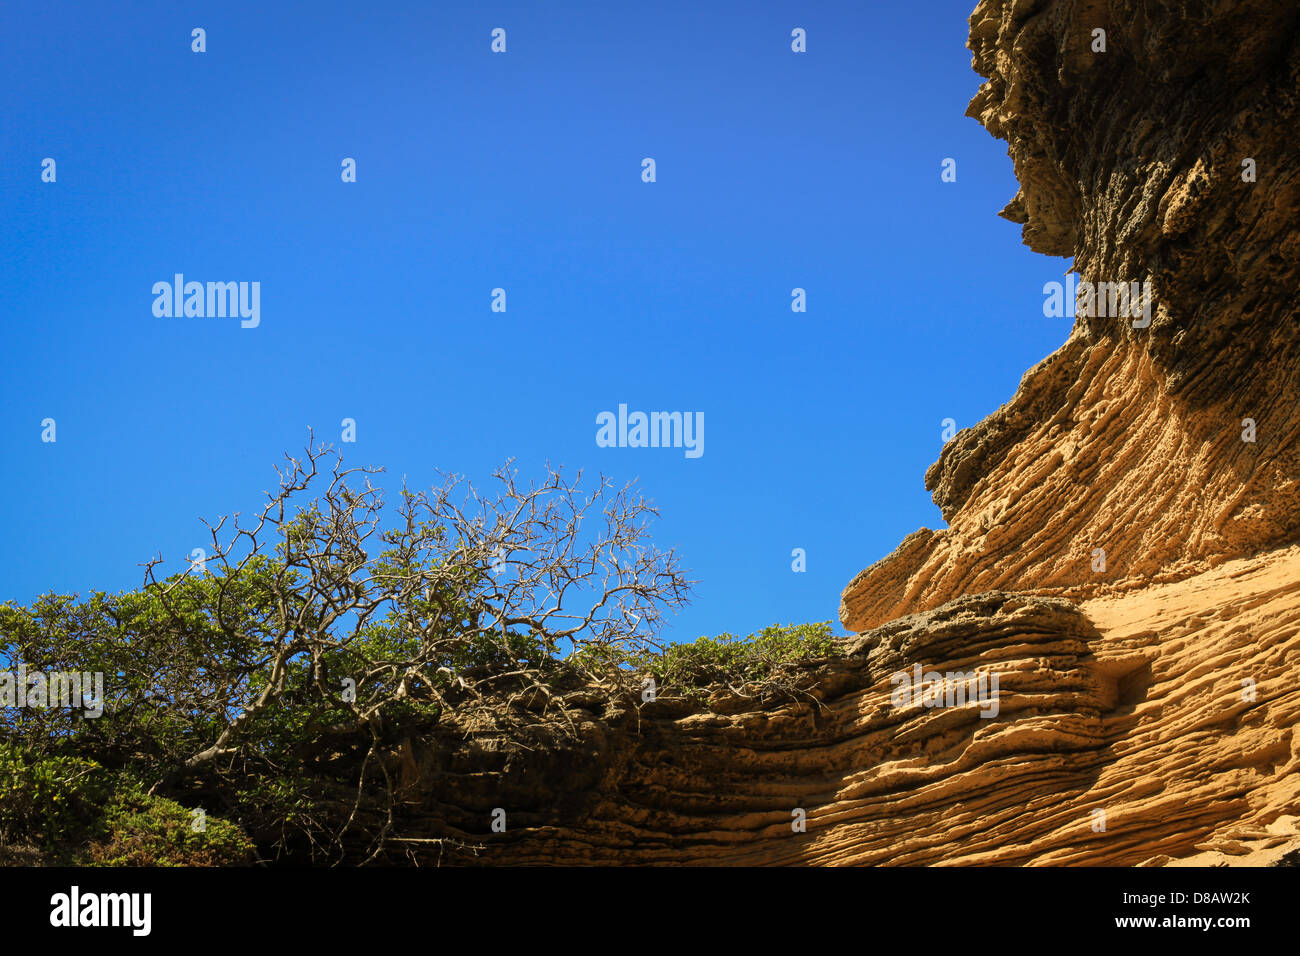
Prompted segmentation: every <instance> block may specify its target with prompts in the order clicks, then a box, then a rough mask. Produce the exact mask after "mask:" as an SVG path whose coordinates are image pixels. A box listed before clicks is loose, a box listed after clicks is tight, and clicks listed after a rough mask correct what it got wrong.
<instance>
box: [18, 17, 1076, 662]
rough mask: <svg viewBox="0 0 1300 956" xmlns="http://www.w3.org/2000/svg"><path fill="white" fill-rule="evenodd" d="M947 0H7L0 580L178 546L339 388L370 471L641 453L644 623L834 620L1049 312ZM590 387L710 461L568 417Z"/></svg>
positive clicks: (1040, 332)
mask: <svg viewBox="0 0 1300 956" xmlns="http://www.w3.org/2000/svg"><path fill="white" fill-rule="evenodd" d="M972 5H973V0H962V2H951V0H936V2H932V3H927V4H869V5H864V4H861V3H849V2H844V3H798V4H795V3H773V2H761V3H758V4H754V3H705V4H701V3H658V4H653V5H633V4H612V3H608V2H602V3H594V2H593V3H581V4H578V3H566V2H562V0H561V2H551V3H546V4H536V3H527V4H490V3H482V4H454V3H452V4H430V3H414V2H412V3H373V4H351V3H347V4H344V3H335V2H316V3H301V4H292V3H277V4H265V3H244V2H223V3H219V4H217V3H211V4H206V3H200V4H184V5H180V4H176V3H170V2H166V3H164V2H158V3H129V4H124V5H121V6H120V7H119V6H116V5H115V6H112V7H110V6H100V5H91V4H83V3H63V2H53V3H43V4H32V3H24V2H10V3H6V4H4V6H3V7H2V8H0V117H3V119H0V220H2V221H3V223H4V229H3V231H0V288H3V290H4V295H3V299H2V300H0V302H2V304H0V308H2V309H3V320H4V321H3V336H4V344H3V348H0V375H2V379H0V449H3V466H4V467H3V472H2V473H0V474H2V475H3V477H0V482H3V490H4V494H3V495H0V529H2V533H3V538H2V541H3V543H2V544H0V600H4V599H13V600H17V601H20V602H24V603H26V602H28V601H30V600H31V599H32V598H33V597H35V596H36V595H37V594H39V593H42V592H45V591H49V590H54V591H59V592H74V591H75V592H81V593H85V592H86V591H87V590H89V589H100V588H102V589H108V590H120V589H124V588H132V587H136V586H138V585H139V583H140V580H141V568H140V567H139V566H138V565H139V564H140V563H141V562H144V561H146V560H147V559H148V558H149V557H151V556H152V555H153V554H155V553H156V552H161V553H162V555H163V557H164V558H166V559H168V560H169V561H170V562H173V564H172V567H174V568H175V569H177V570H179V569H180V568H181V567H182V566H183V559H184V556H185V554H186V553H188V552H189V551H190V549H191V548H194V547H196V546H200V545H202V544H203V543H204V538H203V534H204V532H203V528H202V526H201V524H200V523H199V520H198V519H199V518H200V517H208V518H213V517H216V516H218V515H220V514H223V513H227V512H232V511H245V512H248V511H251V510H252V509H253V508H255V507H256V506H257V505H258V503H259V502H260V501H261V500H262V497H261V493H262V491H263V490H264V489H266V488H268V487H270V486H271V485H272V484H273V480H274V475H273V472H272V467H273V465H274V464H275V463H276V462H277V461H278V460H279V459H280V457H281V455H282V453H283V452H284V451H296V450H299V449H301V448H302V446H303V444H304V442H305V440H306V435H307V427H308V426H309V425H311V426H314V427H315V428H316V431H317V434H318V435H319V436H321V437H323V438H326V439H331V440H335V441H337V440H338V438H339V437H340V431H341V430H340V422H341V420H342V419H343V418H345V417H349V418H353V419H355V420H356V423H357V441H356V443H355V444H347V445H342V446H341V447H342V449H343V451H344V453H345V456H346V459H347V461H348V462H349V463H351V464H371V465H378V466H382V467H384V468H386V469H387V479H388V481H389V482H390V484H392V485H394V486H395V485H397V484H399V483H400V481H401V479H402V478H403V476H405V477H406V479H407V480H408V481H409V482H410V483H411V484H413V485H428V484H430V483H432V482H433V481H434V480H435V478H436V475H435V474H434V469H435V468H441V469H443V470H449V471H457V472H462V473H465V474H467V475H469V476H470V477H471V478H472V479H474V480H476V481H478V480H482V479H485V478H486V477H487V476H488V475H489V474H490V472H491V471H492V470H493V468H494V467H496V466H497V465H500V464H501V463H502V462H503V461H504V460H505V459H506V458H509V457H513V458H515V459H516V467H517V468H518V469H519V471H520V473H521V475H523V476H528V475H532V474H540V473H541V469H542V466H543V463H544V462H546V461H548V460H549V461H550V462H552V463H554V464H560V465H563V466H564V467H565V468H566V470H570V471H573V470H576V469H579V468H582V469H586V470H587V471H588V472H589V473H594V472H597V471H604V472H605V473H607V474H609V475H611V476H613V477H614V478H616V479H618V480H619V481H624V480H628V479H633V478H637V479H639V485H640V488H641V490H642V491H643V493H645V494H646V495H647V496H649V497H651V498H653V499H654V501H655V502H656V504H657V506H658V507H659V509H660V511H661V512H662V519H661V520H660V522H659V523H658V525H657V528H656V531H655V535H654V537H655V541H656V543H657V544H659V545H660V546H663V547H668V546H675V547H677V548H678V549H679V552H680V554H681V556H682V560H683V564H684V565H685V566H686V567H687V568H688V569H690V572H691V576H692V577H694V578H697V579H699V581H700V583H699V585H698V586H697V588H696V592H695V598H694V603H693V604H692V605H691V606H690V607H689V608H687V609H686V610H684V611H683V612H681V613H680V614H678V615H677V616H676V617H675V618H673V619H672V620H671V627H670V629H669V631H668V636H669V637H670V638H672V639H677V640H682V639H692V638H694V637H697V636H699V635H701V634H716V633H720V632H724V631H730V632H736V633H748V632H750V631H753V630H756V629H758V628H760V627H763V626H765V625H767V624H771V623H775V622H782V623H787V622H791V621H807V620H826V619H834V618H835V615H836V610H837V607H838V601H839V594H840V591H841V589H842V588H843V587H844V585H845V584H846V583H847V582H848V581H849V579H850V578H851V577H852V576H853V575H854V574H855V573H856V572H857V571H859V570H860V569H862V568H863V567H865V566H867V565H868V564H870V563H872V562H874V561H876V560H877V559H879V558H880V557H882V556H884V555H885V554H887V553H888V552H889V551H890V550H892V549H893V548H894V546H895V545H896V544H897V543H898V541H899V540H900V539H901V538H902V537H903V536H905V535H906V534H908V533H910V532H912V531H914V530H916V529H917V528H918V527H922V526H928V527H942V526H943V522H942V518H941V517H940V515H939V513H938V510H937V509H936V508H935V507H934V505H933V504H932V503H931V501H930V497H929V495H928V493H927V492H926V491H925V489H924V486H923V475H924V472H925V469H926V467H927V466H928V465H929V464H930V463H931V462H933V461H934V460H935V459H936V457H937V456H938V454H939V451H940V445H941V442H940V431H941V424H940V423H941V421H942V420H943V419H944V418H947V417H951V418H953V419H955V420H956V422H957V423H958V425H959V426H961V427H965V426H969V425H971V424H973V423H975V422H976V421H978V420H979V419H980V418H982V417H983V416H985V415H987V414H988V413H989V412H991V411H993V410H994V409H996V408H997V407H998V405H1000V404H1001V403H1002V402H1004V401H1006V400H1007V399H1008V398H1009V397H1010V396H1011V394H1012V393H1013V392H1014V390H1015V388H1016V385H1017V384H1018V382H1019V380H1020V377H1021V375H1022V374H1023V373H1024V371H1025V370H1026V369H1027V368H1029V367H1030V366H1031V365H1032V364H1034V363H1035V362H1037V361H1038V360H1039V359H1041V358H1043V357H1044V356H1045V355H1047V354H1049V353H1050V352H1051V351H1052V350H1054V349H1055V348H1056V347H1057V346H1058V345H1059V344H1060V343H1061V342H1063V341H1064V339H1065V338H1066V336H1067V335H1068V332H1069V325H1070V320H1069V319H1047V318H1044V316H1043V312H1042V302H1043V295H1042V286H1043V283H1044V282H1045V281H1049V280H1053V279H1059V278H1060V277H1061V274H1062V272H1063V271H1064V269H1065V267H1066V265H1067V264H1068V263H1067V262H1066V260H1061V259H1049V258H1046V257H1043V256H1038V255H1035V254H1033V253H1030V252H1029V251H1028V250H1027V249H1025V248H1024V247H1023V246H1022V245H1021V243H1020V230H1019V227H1018V226H1015V225H1012V224H1010V223H1008V222H1005V221H1003V220H1001V219H999V218H997V216H996V212H997V211H998V210H999V209H1000V208H1002V206H1003V205H1004V204H1005V203H1006V202H1007V200H1009V199H1010V197H1011V196H1012V195H1013V194H1014V192H1015V189H1016V186H1015V182H1014V179H1013V176H1012V171H1011V164H1010V161H1009V160H1008V159H1007V157H1006V151H1005V145H1004V144H1002V143H1000V142H997V141H995V140H994V139H992V137H990V136H989V135H988V134H987V133H986V132H985V131H984V130H983V129H982V128H981V127H980V126H979V125H978V124H977V123H975V122H974V121H973V120H970V119H967V118H965V117H964V116H963V113H964V111H965V108H966V104H967V102H968V101H969V99H970V97H971V96H972V95H973V94H974V92H975V91H976V89H977V88H978V85H979V78H978V77H977V76H976V75H975V74H974V73H973V72H972V71H971V69H970V55H969V52H968V51H967V50H966V49H965V46H964V44H965V38H966V31H967V19H966V18H967V16H968V15H969V13H970V8H971V7H972ZM702 8H703V9H702ZM194 27H202V28H203V29H204V30H206V41H207V51H206V52H204V53H194V52H192V50H191V30H192V28H194ZM496 27H502V28H504V29H505V30H506V31H507V33H506V36H507V52H506V53H504V54H494V53H492V52H491V50H490V48H489V46H490V42H491V36H490V34H491V31H492V30H493V28H496ZM795 27H802V28H804V29H805V30H806V31H807V46H808V50H807V52H806V53H802V54H799V53H794V52H792V51H791V49H790V43H791V40H790V32H791V30H792V29H793V28H795ZM46 157H51V158H53V159H55V161H56V163H57V167H56V170H57V179H56V181H55V182H53V183H46V182H42V179H41V171H42V160H43V159H44V158H46ZM344 157H352V158H354V159H355V160H356V163H357V181H356V182H355V183H344V182H342V181H341V178H340V163H341V161H342V159H343V158H344ZM644 157H652V158H654V159H655V162H656V175H657V181H656V182H654V183H645V182H642V178H641V168H642V167H641V162H642V159H643V158H644ZM945 157H952V158H955V159H956V160H957V181H956V182H955V183H943V182H941V181H940V164H941V162H942V160H943V159H944V158H945ZM178 272H179V273H184V274H185V276H186V277H187V279H196V280H199V281H232V280H233V281H258V282H260V283H261V323H260V325H259V326H258V327H257V328H255V329H243V328H241V327H240V324H239V321H238V320H237V319H228V318H226V319H220V318H211V319H209V318H193V317H191V318H158V317H155V315H154V314H153V310H152V306H153V301H154V296H153V295H152V293H151V289H152V286H153V284H154V283H155V282H158V281H170V280H171V278H172V276H173V275H174V274H175V273H178ZM497 287H500V288H504V289H505V290H506V294H507V311H506V312H505V313H495V312H493V311H491V308H490V305H491V290H492V289H494V288H497ZM796 287H800V288H804V289H806V291H807V312H806V313H803V314H798V313H794V312H792V311H791V308H790V303H791V290H792V289H793V288H796ZM620 403H626V404H627V405H628V406H629V408H631V409H633V410H637V409H640V410H646V411H650V410H682V411H692V412H694V411H702V412H703V413H704V415H705V421H706V431H705V453H704V454H703V455H702V456H701V457H699V458H696V459H688V458H687V457H686V456H685V455H684V454H683V451H682V450H681V449H647V448H600V447H597V445H596V442H595V435H596V424H595V418H596V415H597V414H598V413H600V412H601V411H606V410H616V409H617V407H618V405H619V404H620ZM45 418H53V419H55V421H56V423H57V441H56V442H55V443H52V444H51V443H46V442H42V441H41V434H42V426H41V422H42V420H43V419H45ZM794 548H803V549H805V551H806V554H807V570H806V571H805V572H803V573H795V572H793V571H792V569H791V561H792V558H791V551H792V549H794ZM837 629H838V622H837Z"/></svg>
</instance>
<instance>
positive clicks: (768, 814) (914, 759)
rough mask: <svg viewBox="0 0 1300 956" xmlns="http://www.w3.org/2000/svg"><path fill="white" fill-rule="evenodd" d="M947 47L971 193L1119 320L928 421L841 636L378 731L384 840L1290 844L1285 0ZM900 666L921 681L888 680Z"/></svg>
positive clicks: (1295, 510)
mask: <svg viewBox="0 0 1300 956" xmlns="http://www.w3.org/2000/svg"><path fill="white" fill-rule="evenodd" d="M1095 29H1102V30H1104V31H1105V36H1106V49H1105V52H1094V51H1093V43H1094V34H1093V31H1094V30H1095ZM970 46H971V49H972V50H973V52H974V66H975V68H976V70H977V71H978V72H979V73H980V74H981V75H983V76H985V77H987V82H986V83H985V84H984V85H983V87H982V88H981V89H980V91H979V93H978V94H977V95H976V97H975V99H974V100H973V101H972V103H971V107H970V115H972V116H974V117H976V118H977V119H979V120H980V122H982V123H983V124H984V125H985V126H986V127H987V128H988V129H989V131H990V132H991V133H993V134H994V135H995V136H999V137H1001V138H1003V139H1005V140H1007V142H1008V144H1009V152H1010V155H1011V158H1012V161H1013V163H1014V164H1015V170H1016V175H1017V177H1018V179H1019V181H1020V183H1021V188H1020V191H1019V193H1018V194H1017V195H1016V196H1015V197H1014V198H1013V199H1012V200H1011V202H1010V204H1009V205H1008V206H1007V209H1006V210H1004V213H1003V214H1004V215H1005V216H1006V217H1007V218H1009V219H1011V220H1012V221H1014V222H1017V223H1021V224H1022V225H1023V229H1024V238H1025V242H1026V243H1027V244H1028V245H1029V246H1030V247H1031V248H1033V249H1035V250H1037V251H1039V252H1043V253H1046V254H1049V255H1058V256H1071V255H1072V256H1073V257H1074V268H1075V269H1076V270H1077V272H1078V273H1079V275H1080V277H1081V278H1082V279H1084V280H1086V281H1089V282H1093V283H1097V282H1142V283H1146V284H1147V287H1148V288H1149V290H1150V294H1151V303H1152V308H1151V312H1150V317H1151V321H1150V323H1149V324H1146V323H1145V322H1140V323H1139V325H1138V326H1137V327H1135V326H1134V325H1133V322H1132V318H1131V317H1127V316H1126V317H1118V316H1111V317H1103V316H1099V315H1091V316H1081V317H1080V318H1079V319H1078V320H1077V321H1076V323H1075V326H1074V329H1073V333H1072V334H1071V336H1070V338H1069V340H1068V341H1067V342H1066V344H1065V345H1064V346H1063V347H1062V348H1061V349H1060V350H1059V351H1057V352H1056V353H1055V354H1054V355H1052V356H1050V357H1049V358H1047V359H1045V360H1044V361H1043V362H1042V363H1040V364H1039V365H1038V366H1036V367H1035V368H1033V369H1031V370H1030V371H1029V372H1028V373H1027V374H1026V375H1025V377H1024V380H1023V381H1022V383H1021V385H1020V388H1019V390H1018V391H1017V393H1016V394H1015V396H1014V397H1013V398H1012V399H1011V400H1010V401H1009V402H1008V403H1007V404H1006V405H1005V406H1003V408H1001V409H1000V410H999V411H998V412H996V413H995V414H993V415H992V416H990V417H989V418H988V419H986V420H985V421H984V422H981V423H980V424H979V425H977V426H975V427H974V428H971V429H969V430H967V431H965V432H963V433H961V434H960V435H958V436H957V437H956V438H955V439H954V440H953V441H951V442H949V443H948V445H947V446H946V447H945V449H944V451H943V454H942V456H941V457H940V459H939V461H938V462H937V463H936V464H935V465H934V466H933V467H932V468H931V469H930V471H929V472H928V473H927V475H926V486H927V487H928V488H930V489H931V490H932V491H933V492H934V497H935V500H936V502H937V503H938V504H939V506H940V508H941V510H942V512H943V515H944V518H945V519H946V520H947V522H948V524H949V526H948V528H946V529H944V530H939V531H931V530H928V529H922V530H921V531H918V532H917V533H915V534H913V535H911V536H909V537H908V538H907V539H906V540H904V541H903V542H902V544H901V545H900V546H899V547H898V549H897V550H895V551H894V552H893V553H892V554H891V555H889V556H888V557H886V558H885V559H884V560H882V561H880V562H878V563H877V564H875V565H873V566H872V567H870V568H868V569H867V570H866V571H863V572H862V573H861V574H859V575H858V576H857V577H856V578H855V579H854V580H853V582H852V583H850V584H849V586H848V588H847V589H846V590H845V592H844V595H843V602H842V609H841V618H842V620H843V621H844V623H845V625H846V626H847V627H848V628H849V629H850V630H852V631H858V632H864V633H860V634H859V635H858V636H857V637H855V638H852V639H850V642H849V645H848V648H847V649H848V651H849V653H848V656H846V657H844V658H842V659H831V660H827V661H823V662H820V663H814V664H810V665H808V666H806V667H804V668H802V669H801V670H800V671H799V672H798V673H796V674H794V675H792V676H791V680H793V681H795V683H796V684H797V685H798V688H799V689H798V692H797V693H795V695H794V697H793V698H792V699H787V700H781V701H771V700H767V701H764V700H755V699H750V698H745V697H744V696H742V695H740V694H737V693H735V692H733V691H730V690H725V689H723V690H719V691H718V692H716V693H715V694H714V695H713V696H712V697H711V698H710V700H709V703H708V706H705V707H701V706H698V705H694V704H690V703H687V702H684V701H678V702H673V701H666V700H660V701H659V702H657V703H653V704H649V705H646V706H644V707H642V708H640V709H636V708H630V709H622V710H619V709H610V708H608V707H607V706H606V705H605V704H604V703H603V702H602V701H601V700H600V698H599V695H593V694H574V695H572V697H571V698H570V699H569V704H570V707H571V711H570V716H571V717H572V718H573V720H574V721H575V723H576V725H577V727H578V730H579V742H576V743H574V742H571V741H570V742H566V741H565V739H563V738H561V737H559V736H551V737H546V738H544V739H543V738H541V737H539V739H538V740H536V741H534V742H533V743H532V745H531V746H525V745H524V744H522V743H511V744H507V743H504V742H502V741H501V740H500V739H498V738H496V737H494V736H492V735H488V734H483V735H479V734H475V733H473V732H472V731H471V732H469V733H467V734H464V733H454V732H450V731H449V732H446V733H443V732H440V733H439V736H438V737H437V738H436V739H423V740H420V741H415V742H408V743H407V744H406V745H404V747H403V748H402V749H401V751H400V753H397V754H395V755H390V757H391V761H392V764H391V766H392V769H393V771H394V772H395V773H396V775H397V776H398V778H399V779H400V781H401V788H402V794H403V797H404V799H405V800H406V801H407V804H406V806H407V807H408V808H409V812H404V813H403V814H402V815H401V819H400V821H399V822H400V824H401V826H400V832H401V834H402V836H401V837H400V839H399V841H398V842H397V843H396V846H397V848H398V850H399V851H401V852H406V851H409V852H410V853H412V854H414V855H416V856H417V857H418V858H430V859H434V858H436V859H440V860H442V861H456V862H481V863H512V864H517V863H536V864H549V863H711V864H718V863H723V864H783V863H784V864H795V863H820V864H955V863H1000V864H1050V863H1071V864H1127V865H1135V864H1140V863H1150V864H1162V863H1170V862H1184V863H1185V862H1197V863H1205V862H1246V863H1269V862H1276V861H1277V860H1278V859H1279V858H1280V857H1282V856H1283V855H1284V854H1289V855H1290V856H1291V857H1292V858H1294V857H1295V855H1296V852H1297V848H1298V847H1300V772H1298V771H1300V737H1298V736H1297V734H1296V733H1295V730H1294V728H1295V727H1296V725H1297V722H1300V454H1298V447H1300V309H1298V308H1297V295H1300V229H1297V225H1298V223H1297V219H1298V218H1300V155H1298V154H1297V153H1296V151H1295V146H1296V136H1297V133H1298V131H1300V7H1297V6H1296V5H1295V4H1292V3H1279V2H1276V0H1233V2H1231V3H1229V2H1214V0H1200V2H1197V0H1179V2H1173V0H1168V2H1162V0H982V2H980V4H979V6H978V7H977V8H976V10H975V12H974V14H973V15H972V17H971V39H970ZM1248 159H1249V160H1253V162H1254V168H1255V176H1254V180H1255V181H1253V182H1250V181H1247V179H1249V178H1250V177H1249V176H1247V178H1246V179H1243V172H1246V171H1247V169H1248V167H1249V164H1247V165H1245V166H1243V162H1244V161H1245V160H1248ZM1045 321H1049V320H1045ZM1244 419H1251V420H1252V421H1253V425H1247V424H1243V420H1244ZM1243 436H1245V437H1247V438H1249V437H1253V439H1254V440H1253V441H1249V440H1244V437H1243ZM1098 549H1101V550H1104V552H1105V563H1104V569H1103V566H1102V564H1101V561H1100V559H1099V553H1098ZM918 666H919V668H920V671H921V676H922V678H923V679H924V680H925V681H929V682H930V684H929V686H937V687H939V688H941V690H942V691H943V693H944V694H948V695H951V696H946V697H944V698H943V699H942V700H934V699H927V698H924V697H922V698H920V699H907V698H906V697H900V696H899V695H898V694H899V691H900V690H901V687H902V686H904V684H903V678H904V677H907V676H912V675H915V674H916V670H915V669H916V668H917V667H918ZM930 674H934V675H940V676H943V677H944V680H943V682H942V683H939V684H935V683H933V681H932V679H931V678H930V677H928V676H927V675H930ZM961 675H967V676H966V677H963V676H961ZM970 675H976V677H975V678H974V681H973V682H972V680H971V679H970ZM978 675H985V676H984V678H983V679H985V680H987V683H986V684H982V685H981V684H980V683H979V680H980V678H979V677H978ZM994 676H996V678H997V684H996V685H994V684H993V680H992V679H993V677H994ZM959 688H965V689H966V691H967V692H968V693H975V694H976V695H977V698H978V699H977V700H975V701H974V702H971V701H969V700H966V701H965V702H963V700H962V699H961V698H960V697H959V696H958V689H959ZM972 688H973V690H972ZM994 705H995V706H994ZM539 733H540V732H539ZM498 809H500V810H502V811H504V813H505V815H506V817H505V820H506V829H505V831H504V832H494V831H493V830H492V829H491V827H490V821H491V819H492V818H493V812H494V811H495V810H498ZM800 820H803V821H804V822H805V824H806V829H803V830H801V829H800V827H799V826H797V825H795V824H798V823H799V822H800ZM394 858H395V859H396V858H397V857H394Z"/></svg>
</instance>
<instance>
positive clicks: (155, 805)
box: [87, 787, 255, 866]
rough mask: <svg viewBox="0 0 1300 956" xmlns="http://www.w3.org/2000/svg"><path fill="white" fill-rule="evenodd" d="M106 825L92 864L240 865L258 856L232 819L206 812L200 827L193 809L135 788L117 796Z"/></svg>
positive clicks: (91, 850)
mask: <svg viewBox="0 0 1300 956" xmlns="http://www.w3.org/2000/svg"><path fill="white" fill-rule="evenodd" d="M103 826H104V828H105V829H106V830H107V838H106V839H104V840H103V841H100V842H96V843H93V844H92V845H91V846H90V847H89V849H88V851H87V862H89V863H92V864H95V865H99V866H238V865H241V864H247V863H251V862H252V861H253V859H254V857H255V851H254V847H253V843H252V841H251V840H249V839H248V837H247V836H246V835H245V834H244V832H243V831H242V830H240V829H239V827H237V826H235V825H234V824H233V823H230V822H229V821H226V820H222V819H220V818H218V817H212V816H205V817H204V820H203V827H202V829H196V821H195V817H194V815H193V814H192V813H191V811H190V810H187V809H186V808H185V807H183V806H181V805H180V804H179V803H176V802H175V801H172V800H167V799H164V798H161V797H151V796H148V795H146V794H145V793H144V792H143V791H142V790H139V789H136V788H129V787H128V788H123V789H121V790H119V791H118V792H117V793H115V794H114V796H113V799H112V801H111V802H110V803H109V804H108V807H107V809H106V812H105V815H104V822H103Z"/></svg>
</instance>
